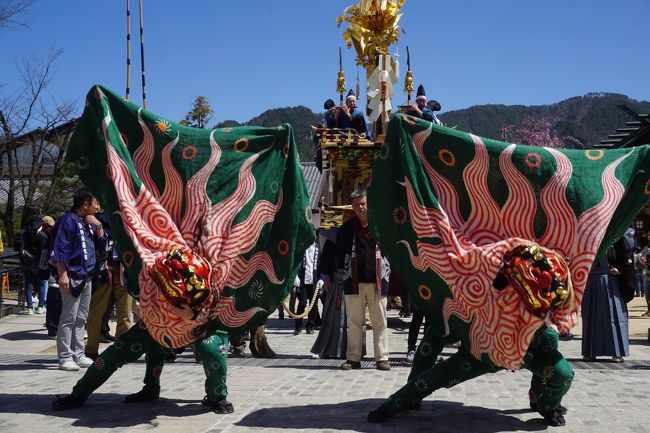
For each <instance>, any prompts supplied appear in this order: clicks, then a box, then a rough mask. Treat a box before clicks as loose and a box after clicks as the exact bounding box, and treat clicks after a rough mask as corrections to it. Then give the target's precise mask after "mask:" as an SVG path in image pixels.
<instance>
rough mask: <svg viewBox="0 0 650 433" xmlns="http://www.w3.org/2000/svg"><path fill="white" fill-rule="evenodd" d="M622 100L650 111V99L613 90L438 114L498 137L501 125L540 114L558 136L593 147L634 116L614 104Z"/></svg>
mask: <svg viewBox="0 0 650 433" xmlns="http://www.w3.org/2000/svg"><path fill="white" fill-rule="evenodd" d="M616 104H625V105H627V106H628V107H630V108H631V109H633V110H634V111H636V112H637V113H650V102H648V101H636V100H634V99H630V98H628V97H627V96H625V95H619V94H615V93H589V94H587V95H585V96H577V97H574V98H569V99H566V100H564V101H561V102H558V103H556V104H552V105H531V106H526V105H475V106H473V107H470V108H466V109H464V110H456V111H450V112H447V113H443V114H440V115H439V116H438V117H439V118H440V120H442V122H443V123H444V124H445V125H446V126H452V127H453V126H455V127H457V128H458V129H461V130H463V131H468V132H472V133H474V134H477V135H481V136H484V137H489V138H495V139H501V129H502V128H503V127H505V126H508V125H517V124H519V123H520V121H521V119H523V118H525V117H537V118H539V117H543V118H544V119H546V120H548V121H549V122H550V123H551V125H553V129H554V131H555V132H556V134H557V135H559V136H567V135H568V136H572V137H574V138H576V139H577V140H578V141H579V142H580V143H582V145H583V146H584V147H592V146H593V145H594V144H596V143H598V142H599V141H600V140H602V139H604V138H607V135H609V134H613V133H614V132H615V131H616V128H620V127H623V126H625V122H628V121H631V120H634V119H632V118H631V117H630V116H629V115H627V114H625V113H624V112H623V111H622V110H620V109H619V108H617V107H616Z"/></svg>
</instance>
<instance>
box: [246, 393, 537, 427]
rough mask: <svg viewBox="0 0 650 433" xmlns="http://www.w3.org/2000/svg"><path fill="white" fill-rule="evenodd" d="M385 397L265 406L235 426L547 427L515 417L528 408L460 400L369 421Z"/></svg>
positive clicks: (534, 420)
mask: <svg viewBox="0 0 650 433" xmlns="http://www.w3.org/2000/svg"><path fill="white" fill-rule="evenodd" d="M382 401H383V400H380V399H365V400H357V401H347V402H341V403H337V404H312V405H304V406H303V405H300V406H288V407H287V406H285V407H277V408H265V409H260V410H256V411H253V412H251V413H249V414H248V415H246V416H244V417H243V418H242V419H241V420H240V421H238V422H236V423H235V425H237V426H242V427H249V428H251V430H255V429H261V428H268V429H278V430H280V429H318V430H353V431H358V432H376V431H398V430H401V431H420V430H421V429H426V431H431V432H449V431H476V432H482V433H498V432H507V431H514V430H517V431H539V430H544V429H545V428H546V422H545V421H544V420H543V419H542V418H541V417H536V418H534V419H531V420H529V421H522V420H521V419H519V418H517V417H516V416H513V415H514V414H520V413H524V412H528V410H524V409H515V410H505V411H504V410H496V409H487V408H483V407H476V406H465V405H463V404H461V403H457V402H442V401H424V402H423V403H422V407H421V409H420V410H419V411H407V412H402V413H400V414H399V415H397V416H396V417H395V418H392V419H390V420H388V421H386V422H384V423H383V424H381V425H377V424H372V423H369V422H368V421H367V420H366V416H367V415H368V412H369V411H370V410H373V409H376V408H377V407H378V406H379V405H380V404H381V403H382Z"/></svg>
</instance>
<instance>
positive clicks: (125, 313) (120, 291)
mask: <svg viewBox="0 0 650 433" xmlns="http://www.w3.org/2000/svg"><path fill="white" fill-rule="evenodd" d="M120 272H121V267H120V266H115V267H113V272H112V275H111V282H109V283H102V284H99V285H98V286H97V288H96V289H95V291H94V292H93V294H92V297H91V299H90V310H89V312H88V324H87V326H86V331H87V332H88V340H87V341H86V353H89V354H91V355H97V354H98V352H99V334H100V333H101V326H102V318H103V317H104V313H105V312H106V309H107V308H108V300H109V297H110V296H112V297H113V304H114V305H115V320H116V322H117V326H116V329H115V338H117V337H119V336H120V335H122V334H124V333H125V332H126V331H128V330H129V328H130V327H131V297H130V296H129V294H128V292H127V291H126V288H125V287H124V286H123V285H122V284H121V282H120Z"/></svg>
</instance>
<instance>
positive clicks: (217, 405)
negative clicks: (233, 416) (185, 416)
mask: <svg viewBox="0 0 650 433" xmlns="http://www.w3.org/2000/svg"><path fill="white" fill-rule="evenodd" d="M201 404H202V405H204V406H208V407H210V408H211V409H212V412H214V413H233V412H234V411H235V408H234V407H233V405H232V403H230V402H229V401H228V400H226V399H225V398H222V399H221V400H217V401H210V399H209V398H208V396H207V395H206V396H205V397H203V401H202V402H201Z"/></svg>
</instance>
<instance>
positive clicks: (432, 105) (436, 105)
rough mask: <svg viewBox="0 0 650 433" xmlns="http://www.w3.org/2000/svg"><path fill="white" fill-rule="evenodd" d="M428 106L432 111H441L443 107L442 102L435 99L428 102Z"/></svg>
mask: <svg viewBox="0 0 650 433" xmlns="http://www.w3.org/2000/svg"><path fill="white" fill-rule="evenodd" d="M427 107H428V108H429V110H431V111H440V109H441V108H442V107H440V102H438V101H435V100H433V99H432V100H430V101H429V102H427Z"/></svg>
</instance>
